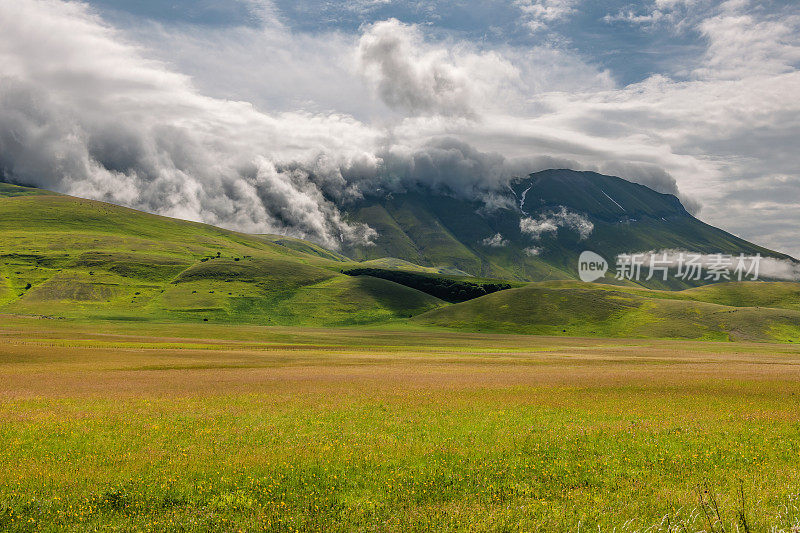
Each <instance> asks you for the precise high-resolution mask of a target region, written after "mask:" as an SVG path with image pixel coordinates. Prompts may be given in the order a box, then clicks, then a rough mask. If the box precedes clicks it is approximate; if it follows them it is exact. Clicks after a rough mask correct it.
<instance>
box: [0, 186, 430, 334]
mask: <svg viewBox="0 0 800 533" xmlns="http://www.w3.org/2000/svg"><path fill="white" fill-rule="evenodd" d="M347 265H352V262H348V260H347V259H346V258H345V257H343V256H341V255H339V254H336V253H335V252H331V251H328V250H325V249H323V248H320V247H319V246H317V245H315V244H312V243H307V242H305V241H300V240H297V239H289V238H286V237H277V236H255V235H245V234H241V233H236V232H233V231H227V230H223V229H219V228H215V227H212V226H208V225H204V224H197V223H192V222H185V221H180V220H175V219H170V218H166V217H161V216H156V215H150V214H147V213H142V212H139V211H135V210H132V209H127V208H124V207H119V206H115V205H110V204H106V203H103V202H96V201H91V200H83V199H78V198H73V197H70V196H65V195H57V194H53V193H49V192H47V191H41V190H36V189H28V188H23V187H16V186H13V185H6V184H2V186H1V187H0V313H15V314H32V315H47V316H59V317H68V318H88V319H108V318H114V319H125V320H137V319H138V320H153V319H157V320H180V321H184V320H188V321H203V320H209V321H214V322H250V323H261V324H286V325H319V326H335V325H361V324H373V323H378V322H380V323H383V322H386V321H391V320H393V319H398V318H407V317H409V316H411V315H413V314H417V313H419V312H422V311H425V310H428V309H431V308H434V307H437V306H439V305H443V302H442V301H440V300H438V299H437V298H434V297H432V296H430V295H427V294H425V293H422V292H420V291H417V290H414V289H411V288H408V287H405V286H402V285H399V284H397V283H393V282H391V281H387V280H383V279H378V278H373V277H353V276H347V275H344V274H341V273H340V270H341V269H342V268H344V267H346V266H347Z"/></svg>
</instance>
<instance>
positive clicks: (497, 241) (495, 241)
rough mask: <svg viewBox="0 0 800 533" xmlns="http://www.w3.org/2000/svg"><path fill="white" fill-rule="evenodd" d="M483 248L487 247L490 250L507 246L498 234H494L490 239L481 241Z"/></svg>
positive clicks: (506, 242) (505, 241)
mask: <svg viewBox="0 0 800 533" xmlns="http://www.w3.org/2000/svg"><path fill="white" fill-rule="evenodd" d="M481 244H482V245H483V246H489V247H490V248H502V247H503V246H506V245H508V241H507V240H505V239H504V238H503V236H502V235H501V234H500V233H496V234H494V235H492V236H491V237H486V238H485V239H483V240H482V241H481Z"/></svg>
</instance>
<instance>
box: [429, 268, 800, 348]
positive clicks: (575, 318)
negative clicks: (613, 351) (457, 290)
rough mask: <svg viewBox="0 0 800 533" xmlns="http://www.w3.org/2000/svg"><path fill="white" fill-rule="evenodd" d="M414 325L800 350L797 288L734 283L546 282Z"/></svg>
mask: <svg viewBox="0 0 800 533" xmlns="http://www.w3.org/2000/svg"><path fill="white" fill-rule="evenodd" d="M413 322H414V323H416V324H419V325H425V326H436V327H443V328H451V329H460V330H466V331H483V332H496V333H510V332H514V333H527V334H538V335H569V336H581V337H583V336H586V337H595V336H598V337H622V338H624V337H631V338H635V337H645V338H677V339H703V340H718V341H728V340H738V341H742V340H744V341H779V342H800V284H798V283H766V282H749V283H748V282H736V283H724V284H718V285H713V286H707V287H701V288H696V289H688V290H684V291H674V292H673V291H658V290H649V289H640V288H630V287H619V286H612V285H601V284H585V283H581V282H573V281H563V282H541V283H531V284H528V285H526V286H525V287H522V288H516V289H511V290H507V291H502V292H497V293H494V294H489V295H487V296H483V297H481V298H478V299H475V300H470V301H468V302H464V303H460V304H456V305H451V306H448V307H443V308H439V309H435V310H432V311H428V312H426V313H423V314H421V315H419V316H417V317H415V318H414V319H413Z"/></svg>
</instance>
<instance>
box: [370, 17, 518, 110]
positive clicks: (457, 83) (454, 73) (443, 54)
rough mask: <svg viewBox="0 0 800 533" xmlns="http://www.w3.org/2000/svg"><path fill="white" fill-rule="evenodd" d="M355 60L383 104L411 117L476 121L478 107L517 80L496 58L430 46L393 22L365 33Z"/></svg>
mask: <svg viewBox="0 0 800 533" xmlns="http://www.w3.org/2000/svg"><path fill="white" fill-rule="evenodd" d="M358 58H359V64H360V68H361V72H362V73H363V74H364V76H365V77H366V78H367V80H369V82H370V83H371V84H372V85H373V86H374V87H375V89H376V91H377V93H378V94H379V96H380V98H381V100H383V102H385V103H386V105H388V106H389V107H390V108H392V109H394V110H398V111H401V112H404V113H408V114H410V115H422V114H424V115H430V114H440V115H446V116H460V117H474V116H476V114H477V111H476V105H482V106H486V105H487V104H488V105H491V101H492V100H494V99H496V98H498V97H499V96H501V93H502V92H503V89H504V87H503V86H504V85H505V84H506V83H508V82H510V81H513V80H514V79H515V78H517V77H518V76H519V73H518V71H517V69H516V68H515V67H514V66H513V65H511V63H509V62H508V61H507V60H506V59H504V58H503V57H501V56H500V55H499V54H497V53H494V52H485V53H477V52H475V51H472V50H470V49H469V48H465V47H464V46H463V45H461V46H454V47H453V48H452V49H450V50H448V49H445V48H444V47H441V46H428V45H426V44H425V43H424V40H423V36H422V34H421V33H420V32H419V30H418V29H417V28H416V27H414V26H409V25H406V24H403V23H401V22H399V21H398V20H396V19H391V20H387V21H384V22H378V23H376V24H373V25H371V26H369V27H368V28H366V31H365V32H364V34H363V35H362V36H361V39H360V41H359V45H358Z"/></svg>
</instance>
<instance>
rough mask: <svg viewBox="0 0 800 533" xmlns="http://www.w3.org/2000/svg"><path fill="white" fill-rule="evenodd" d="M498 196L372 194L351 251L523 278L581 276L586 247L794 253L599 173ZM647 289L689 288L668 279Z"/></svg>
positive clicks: (517, 184)
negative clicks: (370, 240)
mask: <svg viewBox="0 0 800 533" xmlns="http://www.w3.org/2000/svg"><path fill="white" fill-rule="evenodd" d="M501 200H502V203H500V205H499V206H498V207H496V208H494V209H488V208H487V205H486V203H485V202H483V201H480V200H476V199H465V198H463V197H460V196H459V195H457V194H453V193H448V192H446V191H444V192H442V191H438V192H437V191H433V190H430V189H419V190H415V191H409V192H405V193H402V194H397V193H395V194H390V195H386V196H383V197H366V198H364V199H363V200H361V201H359V202H358V203H356V204H354V205H352V206H350V207H349V208H348V211H347V214H348V216H349V217H350V219H351V220H354V221H359V222H365V223H367V224H369V225H370V226H371V227H373V228H374V229H376V230H377V232H378V237H377V238H376V239H375V245H374V246H355V247H350V248H347V249H345V250H344V253H345V254H346V255H348V256H350V257H353V258H354V259H357V260H371V259H372V260H374V259H378V258H382V257H394V258H398V259H402V260H405V261H409V262H411V263H415V264H419V265H423V266H431V267H439V268H443V267H449V268H455V269H458V270H460V271H463V272H465V273H468V274H471V275H475V276H486V277H494V278H503V279H516V280H524V281H545V280H554V279H575V278H577V264H578V256H579V255H580V253H581V252H582V251H584V250H591V251H594V252H596V253H599V254H600V255H602V256H603V257H605V258H606V259H607V260H608V261H609V262H610V263H611V264H612V267H613V264H614V261H613V258H614V257H616V255H617V254H621V253H635V252H645V251H650V250H661V249H681V250H688V251H691V252H697V253H709V254H711V253H725V254H734V255H739V254H742V253H743V254H746V255H754V254H757V253H760V254H762V256H765V257H775V258H781V259H786V258H788V256H786V255H784V254H780V253H777V252H774V251H771V250H768V249H766V248H763V247H761V246H758V245H755V244H752V243H750V242H747V241H745V240H743V239H740V238H738V237H736V236H734V235H731V234H730V233H727V232H725V231H722V230H720V229H717V228H715V227H713V226H710V225H708V224H706V223H704V222H701V221H700V220H698V219H697V218H695V217H694V216H692V215H691V214H690V213H689V212H687V211H686V209H684V207H683V205H682V204H681V202H680V201H679V200H678V198H676V197H675V196H673V195H669V194H661V193H658V192H655V191H653V190H652V189H649V188H648V187H645V186H644V185H639V184H635V183H631V182H629V181H626V180H623V179H621V178H617V177H613V176H605V175H602V174H598V173H595V172H578V171H573V170H546V171H542V172H538V173H535V174H531V175H530V176H528V177H527V178H524V179H517V180H515V181H513V182H512V183H511V184H510V186H509V188H508V190H506V191H504V193H503V196H502V198H501ZM495 203H497V198H495ZM649 286H651V287H655V288H685V287H687V286H690V285H689V284H686V283H683V282H680V281H677V280H670V281H668V282H667V283H663V282H658V281H651V282H650V283H649Z"/></svg>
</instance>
